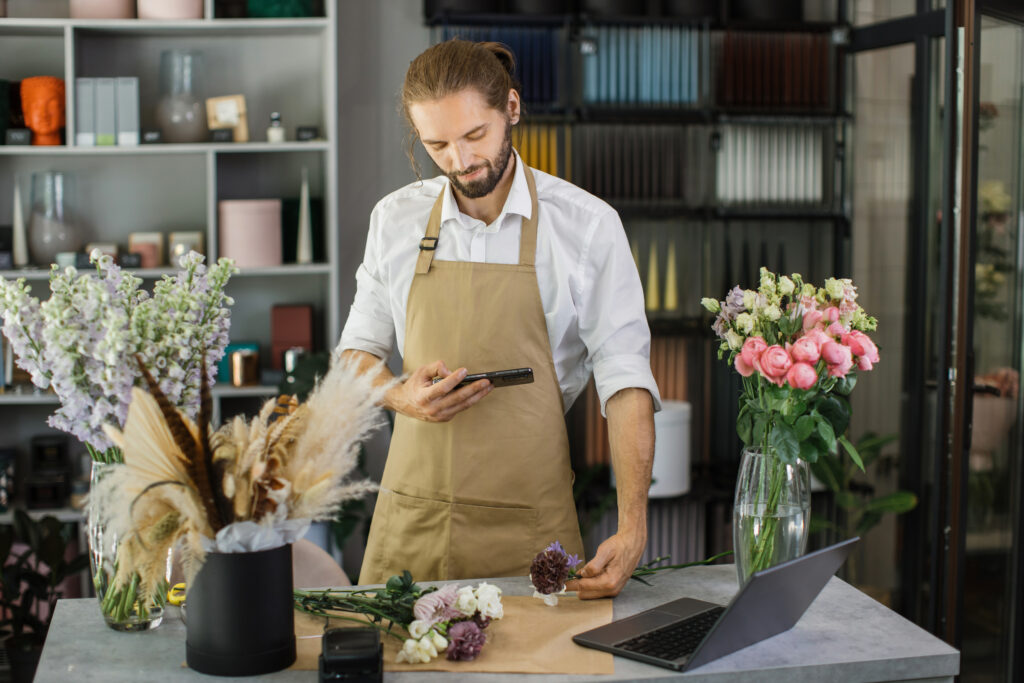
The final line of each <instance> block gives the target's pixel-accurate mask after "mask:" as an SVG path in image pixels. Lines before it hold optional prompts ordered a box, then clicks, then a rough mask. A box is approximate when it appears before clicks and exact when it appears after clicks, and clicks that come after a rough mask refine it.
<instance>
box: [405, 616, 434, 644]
mask: <svg viewBox="0 0 1024 683" xmlns="http://www.w3.org/2000/svg"><path fill="white" fill-rule="evenodd" d="M429 629H430V627H429V626H428V625H427V622H425V621H423V620H422V619H416V620H414V621H412V622H410V623H409V635H410V636H412V637H413V638H415V639H416V640H419V639H420V638H422V637H423V636H425V635H427V631H428V630H429Z"/></svg>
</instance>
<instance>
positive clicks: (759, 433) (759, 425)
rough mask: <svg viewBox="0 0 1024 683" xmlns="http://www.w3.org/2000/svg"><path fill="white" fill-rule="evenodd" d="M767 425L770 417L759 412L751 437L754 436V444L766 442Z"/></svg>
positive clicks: (758, 444)
mask: <svg viewBox="0 0 1024 683" xmlns="http://www.w3.org/2000/svg"><path fill="white" fill-rule="evenodd" d="M767 427H768V418H766V417H765V416H764V413H759V414H758V415H757V417H755V418H754V430H753V432H752V433H751V438H753V442H752V443H753V445H754V446H760V445H761V444H763V443H764V431H765V429H767Z"/></svg>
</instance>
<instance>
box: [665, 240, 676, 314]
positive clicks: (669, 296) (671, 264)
mask: <svg viewBox="0 0 1024 683" xmlns="http://www.w3.org/2000/svg"><path fill="white" fill-rule="evenodd" d="M665 310H666V311H678V310H679V291H678V288H677V286H676V241H675V240H672V241H671V242H669V243H668V265H667V266H665Z"/></svg>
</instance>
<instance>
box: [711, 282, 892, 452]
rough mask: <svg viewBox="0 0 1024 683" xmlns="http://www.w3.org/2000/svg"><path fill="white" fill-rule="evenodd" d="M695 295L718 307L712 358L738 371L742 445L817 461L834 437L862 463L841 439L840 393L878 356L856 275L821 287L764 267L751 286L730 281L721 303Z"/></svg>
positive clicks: (844, 418)
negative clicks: (717, 341)
mask: <svg viewBox="0 0 1024 683" xmlns="http://www.w3.org/2000/svg"><path fill="white" fill-rule="evenodd" d="M701 303H702V304H703V305H704V307H705V308H706V309H708V310H709V311H711V312H712V313H715V314H717V317H716V318H715V322H714V324H713V325H712V328H713V329H714V331H715V333H716V334H717V335H718V338H719V339H721V345H720V347H719V350H718V357H719V358H725V357H726V356H728V360H729V362H730V364H731V365H732V366H733V367H734V368H735V369H736V372H738V373H739V374H740V375H741V376H742V377H743V395H742V397H741V398H740V412H739V419H738V421H737V425H736V428H737V431H738V432H739V435H740V438H741V439H742V440H743V443H744V444H746V445H747V447H748V448H756V449H760V451H761V452H762V453H773V454H775V455H777V456H778V457H779V458H780V459H781V460H782V461H783V462H785V463H787V464H793V463H795V462H796V461H797V459H801V460H804V461H806V462H808V463H813V462H816V461H817V459H818V456H819V455H820V454H822V453H826V452H835V451H836V449H837V448H838V446H840V445H841V446H842V447H843V448H844V449H845V450H846V452H847V453H848V454H849V455H850V457H851V458H852V459H853V461H854V462H855V463H857V465H858V466H860V467H862V468H863V465H862V463H861V459H860V456H859V454H858V453H857V451H856V449H855V448H854V447H853V445H852V444H851V443H850V442H849V441H848V440H847V439H846V437H845V432H846V427H847V425H848V424H849V422H850V404H849V401H848V400H847V398H846V397H847V396H849V394H850V392H851V391H852V390H853V387H854V385H855V384H856V383H857V373H858V372H867V371H869V370H871V369H872V368H874V366H875V364H876V363H878V361H879V354H878V347H877V346H875V343H874V342H873V341H872V340H871V337H869V336H868V334H867V333H868V332H873V331H874V330H875V328H876V326H877V321H876V320H875V319H874V318H872V317H870V316H868V315H867V314H866V313H865V312H864V309H863V308H861V307H860V305H859V304H857V288H856V287H854V285H853V282H851V281H850V280H846V279H842V280H840V279H835V278H829V279H828V280H826V281H825V286H824V287H820V288H819V287H815V286H814V285H813V284H809V283H805V282H804V281H803V278H801V276H800V275H798V274H793V275H790V276H786V275H782V276H776V275H775V274H774V273H772V272H770V271H769V270H768V269H766V268H762V269H761V283H760V287H759V288H758V289H757V290H743V289H741V288H740V287H734V288H733V289H732V290H731V291H730V292H729V293H728V295H727V296H726V297H725V300H724V301H718V300H716V299H712V298H705V299H703V300H702V301H701Z"/></svg>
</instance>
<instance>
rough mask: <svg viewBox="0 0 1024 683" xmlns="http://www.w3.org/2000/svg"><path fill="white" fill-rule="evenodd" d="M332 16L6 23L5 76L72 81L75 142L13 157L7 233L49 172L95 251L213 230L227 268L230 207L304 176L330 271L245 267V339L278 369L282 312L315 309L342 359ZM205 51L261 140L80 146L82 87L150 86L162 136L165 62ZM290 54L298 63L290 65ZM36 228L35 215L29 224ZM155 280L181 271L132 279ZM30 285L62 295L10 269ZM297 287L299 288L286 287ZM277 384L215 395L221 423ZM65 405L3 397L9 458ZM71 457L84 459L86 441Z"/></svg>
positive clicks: (282, 192)
mask: <svg viewBox="0 0 1024 683" xmlns="http://www.w3.org/2000/svg"><path fill="white" fill-rule="evenodd" d="M323 5H324V9H325V15H324V16H320V17H312V18H289V19H221V18H214V17H215V1H214V0H206V2H205V14H204V18H203V19H198V20H191V21H151V20H138V19H131V20H79V19H7V18H0V78H4V79H8V80H12V81H16V80H21V79H23V78H25V77H28V76H34V75H52V76H58V77H61V78H63V79H64V81H65V85H66V87H65V92H66V96H65V111H66V112H67V117H66V118H67V123H66V128H65V139H66V140H67V141H68V144H66V145H62V146H54V147H20V146H19V147H13V146H4V145H0V223H4V224H7V223H10V216H11V210H12V196H13V194H12V187H13V184H14V182H13V181H14V178H15V176H17V177H19V178H21V189H22V192H23V195H22V203H23V207H25V211H26V214H27V213H28V211H29V208H28V207H29V196H28V194H29V191H28V178H29V176H30V174H31V173H33V172H36V171H41V170H50V169H53V170H61V171H66V172H68V173H69V174H70V175H71V176H72V179H73V181H74V182H75V185H76V186H75V187H74V192H75V196H74V198H73V199H72V203H71V206H72V207H73V208H74V209H75V212H76V215H77V216H78V217H79V218H80V225H81V227H82V236H83V240H82V242H83V245H84V244H86V243H88V242H116V243H118V244H119V245H120V246H121V247H122V248H124V247H126V246H127V243H128V236H129V234H130V233H133V232H143V231H159V232H163V233H169V232H175V231H182V230H201V231H203V233H204V236H205V252H206V256H207V261H208V262H212V261H215V260H216V259H217V258H218V256H220V250H219V246H220V245H219V240H218V237H219V235H218V225H217V220H218V218H217V215H218V208H217V207H218V201H220V200H223V199H259V198H286V199H287V198H298V197H299V190H300V185H301V173H302V169H303V167H305V168H307V169H308V171H309V182H310V194H311V196H312V197H313V198H314V199H321V200H322V202H323V230H324V244H325V259H324V260H323V262H318V263H313V264H303V265H299V264H285V265H282V266H279V267H269V268H245V269H243V270H242V271H241V272H240V273H239V274H237V275H236V276H234V277H233V278H232V280H231V282H230V283H229V284H228V294H229V295H230V296H232V297H233V298H234V299H235V304H234V306H233V308H232V328H231V339H232V341H256V342H259V343H260V346H261V362H262V364H263V366H264V367H265V368H266V367H269V365H270V362H269V353H270V309H271V307H272V306H273V305H274V304H279V303H280V304H292V303H294V304H311V305H313V307H314V311H315V314H316V316H317V318H318V321H317V325H316V327H315V333H316V335H317V336H316V339H315V343H316V344H317V345H318V350H319V349H329V348H331V347H333V345H334V343H335V342H336V340H337V339H338V337H339V335H340V329H341V320H340V319H339V316H340V305H339V301H338V296H339V294H338V292H339V272H338V271H339V265H338V264H339V245H338V238H337V235H336V230H335V229H334V226H336V225H337V215H338V207H337V193H336V191H335V189H334V188H335V187H336V185H337V176H338V152H337V141H336V140H335V139H334V137H335V135H336V131H337V103H336V91H337V85H336V83H337V18H336V11H337V8H336V6H335V3H334V2H326V3H323ZM172 48H175V49H195V50H200V51H202V52H203V54H204V58H205V59H204V65H203V68H204V76H205V93H204V96H205V97H210V96H216V95H229V94H242V95H244V96H245V98H246V108H247V117H248V123H249V131H250V139H251V140H252V141H251V142H247V143H198V144H166V143H165V144H143V145H139V146H135V147H117V146H115V147H78V146H75V145H74V144H73V143H74V140H75V121H74V115H73V112H74V111H75V88H74V83H75V78H76V77H83V76H88V77H117V76H135V77H137V78H138V79H139V99H140V123H141V127H142V128H143V129H156V128H159V126H158V125H157V124H156V121H155V105H156V102H157V100H158V98H159V63H160V53H161V51H163V50H166V49H172ZM282 54H287V55H288V58H287V59H283V58H282V57H281V55H282ZM272 111H278V112H281V114H282V118H283V121H284V125H285V128H286V130H287V134H288V137H289V138H290V140H289V141H288V142H284V143H277V144H273V143H269V142H266V138H265V134H264V131H265V129H266V127H267V123H268V121H269V115H270V112H272ZM299 125H315V126H317V127H318V128H319V130H320V132H321V136H322V139H317V140H310V141H295V140H294V137H295V128H296V127H297V126H299ZM26 219H27V216H26ZM129 272H132V273H134V274H135V275H137V276H139V277H141V278H143V279H144V281H145V282H146V283H147V284H146V286H150V285H151V284H152V282H154V281H155V280H158V279H159V278H161V277H163V276H165V275H173V274H174V273H175V272H176V269H175V268H173V267H171V266H170V265H167V266H162V267H159V268H148V269H129ZM0 276H3V277H5V278H9V279H10V278H19V277H24V278H26V279H27V280H28V281H29V282H30V284H31V285H32V287H33V290H34V291H33V294H34V295H36V296H37V297H41V298H43V299H45V298H46V297H47V296H48V291H47V287H46V282H47V280H48V278H49V270H48V269H47V268H32V269H21V270H13V271H0ZM284 282H287V287H283V286H282V283H284ZM276 391H277V387H276V386H271V385H264V386H253V387H249V386H247V387H232V386H230V385H224V384H218V385H216V386H215V387H213V390H212V394H213V398H214V417H215V419H217V420H220V419H223V418H227V417H230V416H231V415H233V414H237V413H240V412H251V410H252V409H253V407H254V406H258V405H259V404H260V403H261V402H262V401H263V400H265V399H266V398H268V397H270V396H273V395H274V394H275V393H276ZM56 404H57V399H56V397H55V396H54V395H53V394H50V393H45V392H42V393H33V392H32V391H31V389H26V390H25V391H23V392H22V393H15V392H11V391H10V390H9V391H8V392H7V393H4V394H0V411H2V412H0V419H2V420H3V422H4V426H5V428H4V429H3V430H0V447H15V448H18V449H19V450H20V451H22V452H21V453H19V458H20V461H21V464H27V463H25V457H26V456H27V453H25V452H24V451H25V450H27V448H26V445H27V443H28V441H29V439H30V437H31V436H34V435H36V434H39V433H47V432H52V430H51V429H50V428H49V427H47V426H46V424H45V418H46V416H47V415H48V414H50V413H51V412H52V410H53V408H54V407H55V406H56ZM68 439H69V443H71V444H74V445H73V447H72V449H71V452H72V454H74V453H76V452H77V450H78V449H77V448H76V447H75V446H76V445H77V442H75V441H74V439H73V438H72V437H70V436H69V437H68Z"/></svg>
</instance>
